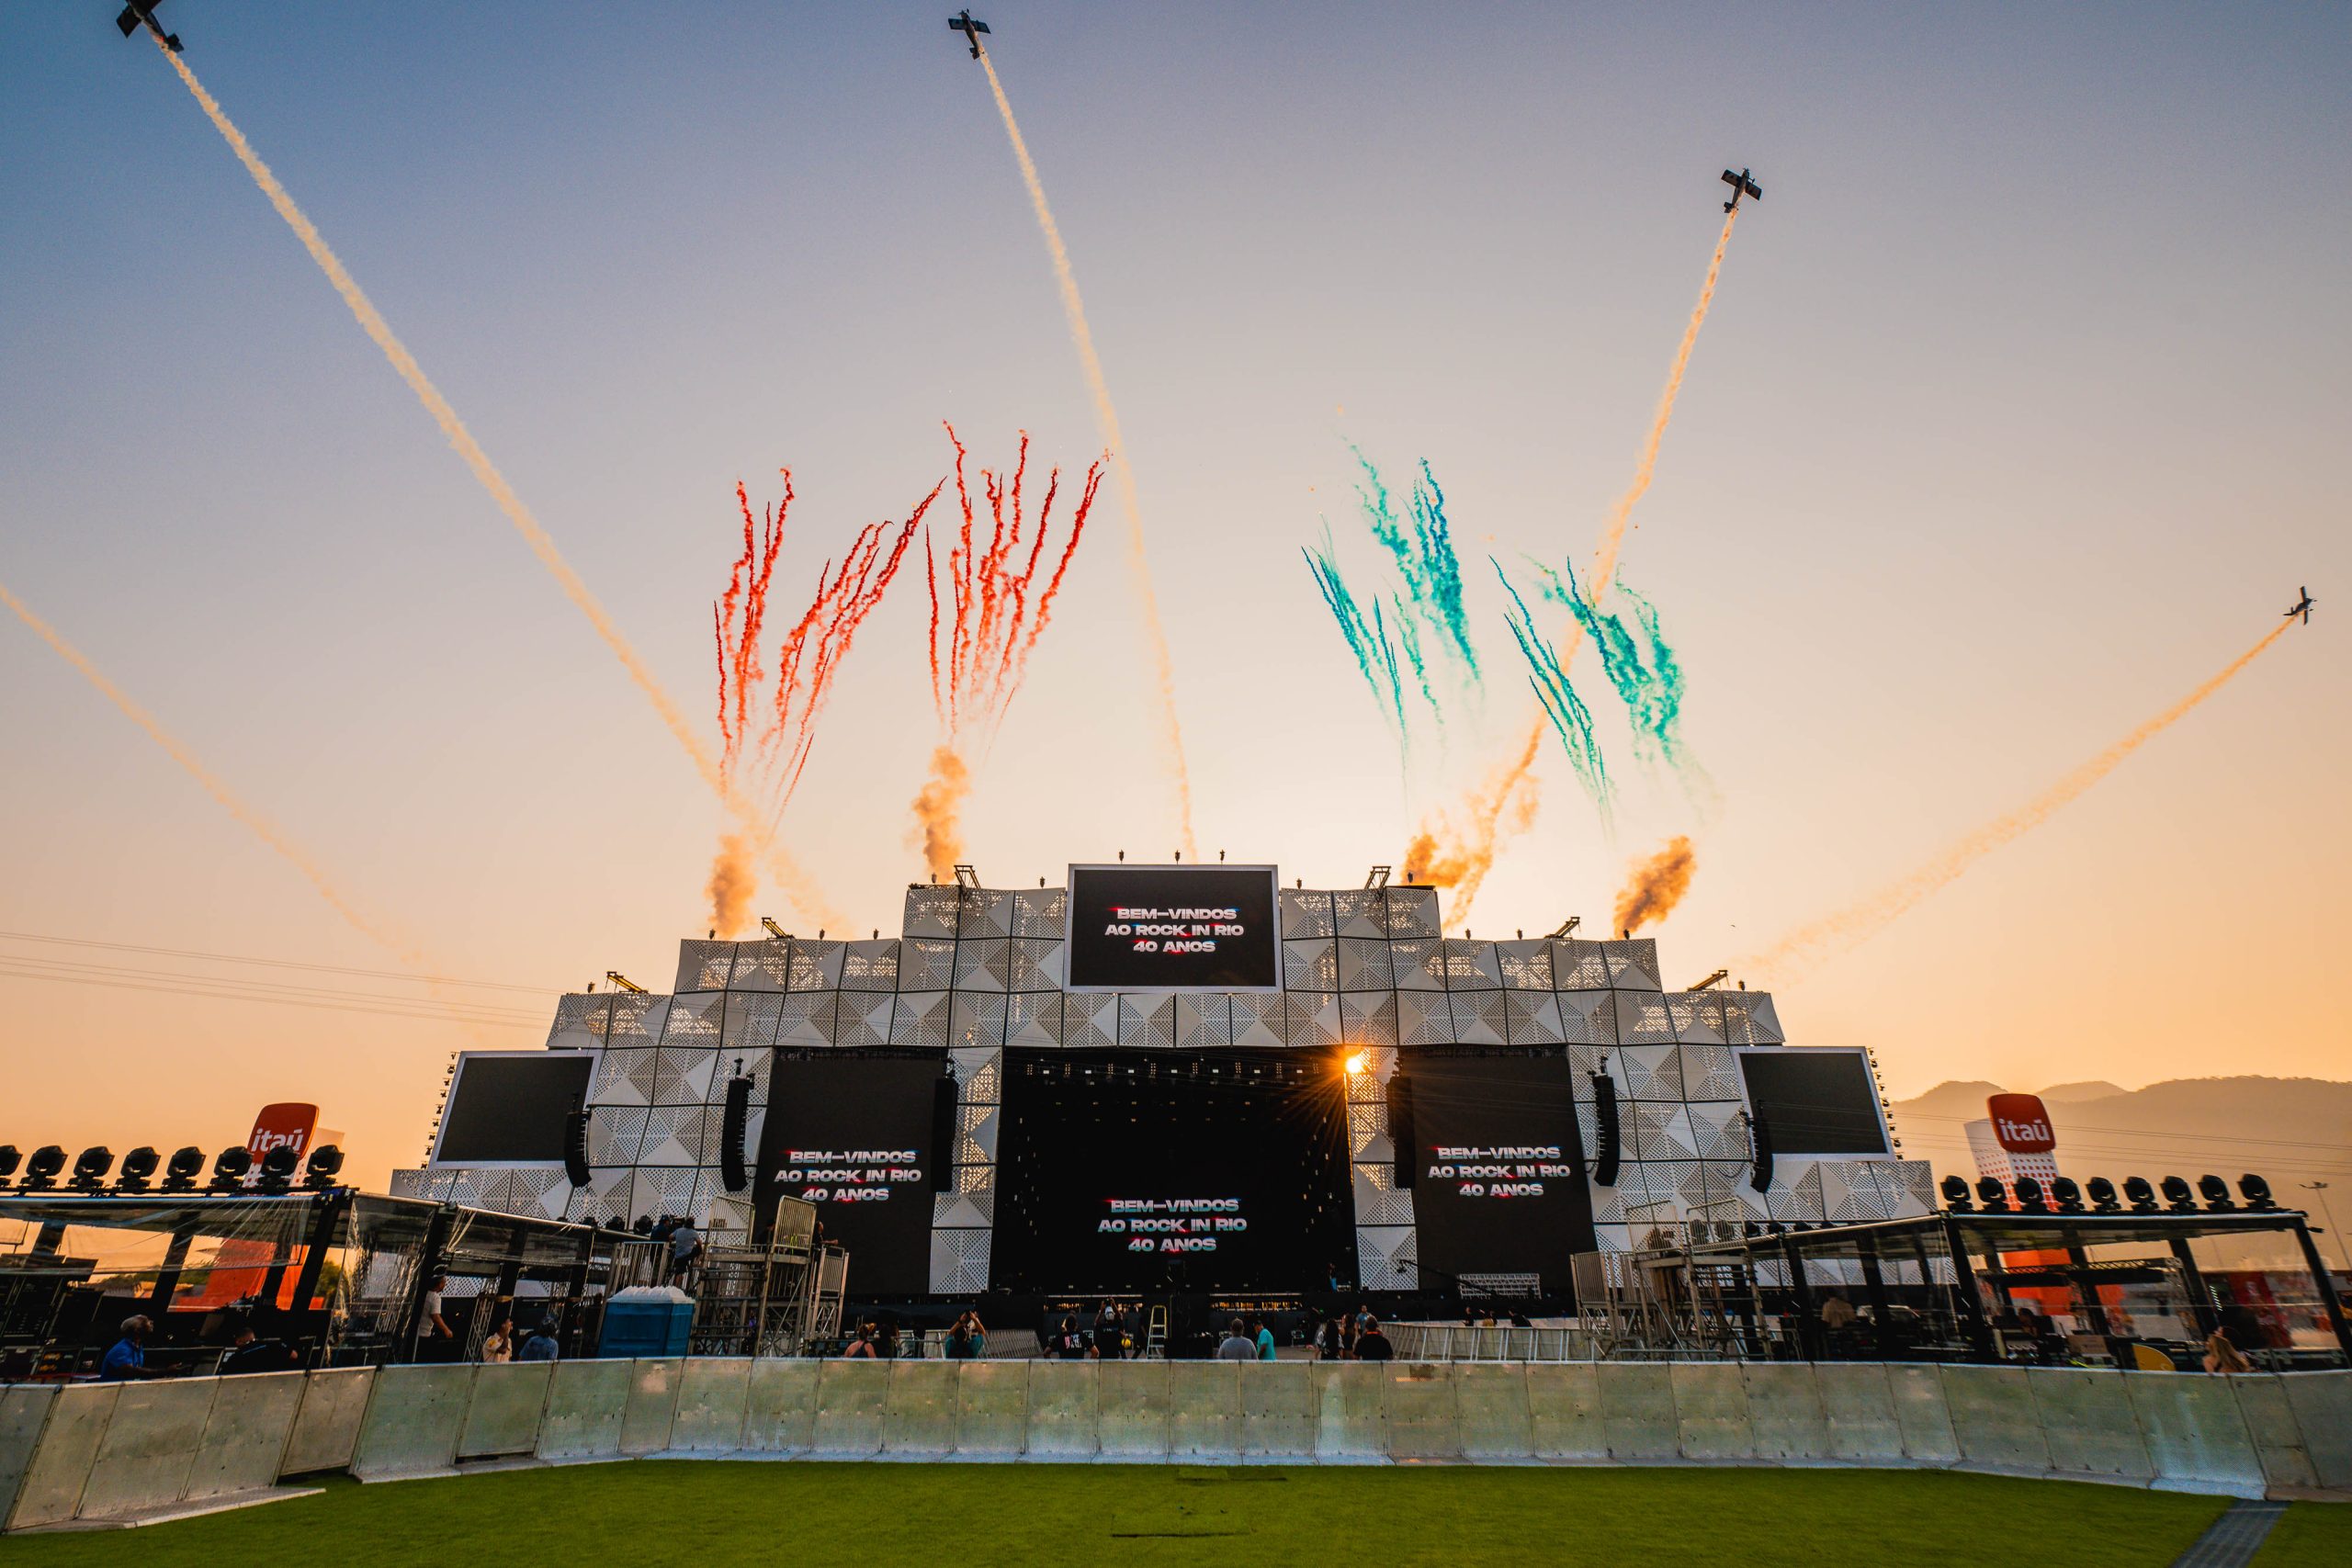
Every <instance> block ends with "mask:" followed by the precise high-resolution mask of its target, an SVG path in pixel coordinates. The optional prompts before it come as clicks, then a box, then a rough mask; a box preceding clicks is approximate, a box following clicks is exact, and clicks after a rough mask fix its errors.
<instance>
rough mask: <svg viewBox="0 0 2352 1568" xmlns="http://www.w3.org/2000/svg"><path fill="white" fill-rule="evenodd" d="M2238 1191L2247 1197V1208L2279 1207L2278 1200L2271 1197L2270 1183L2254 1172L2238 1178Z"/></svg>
mask: <svg viewBox="0 0 2352 1568" xmlns="http://www.w3.org/2000/svg"><path fill="white" fill-rule="evenodd" d="M2238 1191H2239V1192H2240V1193H2241V1194H2242V1195H2243V1196H2244V1197H2245V1206H2246V1207H2247V1208H2249V1209H2275V1208H2277V1207H2278V1201H2277V1200H2275V1199H2273V1198H2272V1197H2271V1196H2270V1183H2268V1182H2267V1181H2265V1180H2263V1179H2262V1178H2260V1177H2258V1176H2256V1175H2255V1174H2254V1173H2253V1172H2252V1171H2248V1172H2247V1173H2246V1174H2245V1175H2244V1176H2241V1177H2239V1178H2238Z"/></svg>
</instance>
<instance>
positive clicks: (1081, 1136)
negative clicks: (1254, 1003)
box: [989, 1050, 1355, 1292]
mask: <svg viewBox="0 0 2352 1568" xmlns="http://www.w3.org/2000/svg"><path fill="white" fill-rule="evenodd" d="M1003 1117H1004V1121H1003V1125H1002V1128H1001V1131H1000V1133H999V1134H998V1150H997V1157H998V1160H999V1164H998V1167H997V1213H996V1243H995V1254H994V1258H993V1260H992V1262H991V1265H990V1271H989V1282H990V1283H991V1284H993V1285H995V1286H997V1287H999V1288H1001V1289H1004V1290H1010V1291H1014V1292H1063V1291H1085V1292H1091V1291H1118V1292H1127V1291H1157V1290H1177V1291H1184V1290H1194V1291H1208V1290H1261V1291H1284V1292H1290V1291H1309V1290H1318V1291H1319V1290H1322V1289H1324V1288H1325V1287H1326V1286H1327V1284H1328V1283H1329V1280H1330V1278H1331V1276H1332V1275H1333V1273H1335V1272H1336V1273H1338V1275H1339V1276H1340V1278H1341V1279H1343V1280H1353V1279H1354V1278H1355V1217H1354V1216H1355V1202H1354V1197H1353V1193H1352V1190H1351V1185H1350V1180H1349V1173H1348V1145H1347V1107H1346V1100H1345V1097H1344V1090H1343V1089H1342V1088H1341V1085H1340V1074H1339V1066H1338V1062H1337V1060H1336V1057H1335V1056H1334V1055H1332V1054H1331V1053H1328V1052H1322V1051H1279V1050H1265V1051H1217V1052H1186V1053H1184V1054H1182V1055H1172V1054H1170V1053H1167V1052H1146V1051H1083V1052H1081V1051H1057V1050H1035V1051H1023V1050H1011V1051H1007V1052H1006V1053H1005V1070H1004V1111H1003Z"/></svg>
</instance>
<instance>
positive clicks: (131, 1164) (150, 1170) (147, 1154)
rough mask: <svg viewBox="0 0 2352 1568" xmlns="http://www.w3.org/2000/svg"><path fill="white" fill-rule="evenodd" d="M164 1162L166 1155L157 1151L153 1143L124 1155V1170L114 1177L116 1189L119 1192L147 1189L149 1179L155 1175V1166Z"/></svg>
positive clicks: (142, 1145)
mask: <svg viewBox="0 0 2352 1568" xmlns="http://www.w3.org/2000/svg"><path fill="white" fill-rule="evenodd" d="M163 1163H164V1156H161V1155H159V1154H157V1153H156V1152H155V1149H154V1145H152V1144H141V1145H139V1146H138V1147H137V1148H135V1149H133V1150H131V1151H130V1153H129V1154H127V1155H125V1156H122V1170H121V1172H120V1173H119V1175H117V1176H116V1177H115V1179H114V1189H115V1190H116V1191H118V1192H144V1191H146V1190H147V1179H148V1178H149V1177H151V1176H153V1175H154V1174H155V1168H156V1167H157V1166H159V1165H161V1164H163Z"/></svg>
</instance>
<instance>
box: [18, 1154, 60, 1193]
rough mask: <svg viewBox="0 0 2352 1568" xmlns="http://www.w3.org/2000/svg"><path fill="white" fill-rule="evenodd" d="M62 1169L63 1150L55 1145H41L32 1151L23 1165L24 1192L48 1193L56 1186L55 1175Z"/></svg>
mask: <svg viewBox="0 0 2352 1568" xmlns="http://www.w3.org/2000/svg"><path fill="white" fill-rule="evenodd" d="M64 1168H65V1151H64V1149H63V1148H62V1147H61V1146H59V1145H56V1144H43V1145H41V1146H40V1147H39V1148H37V1149H35V1150H34V1151H33V1157H32V1158H31V1159H29V1160H28V1161H27V1162H26V1164H25V1181H24V1189H25V1190H26V1191H28V1192H46V1191H48V1190H50V1189H51V1188H52V1187H54V1186H56V1185H57V1173H58V1172H59V1171H61V1170H63V1169H64Z"/></svg>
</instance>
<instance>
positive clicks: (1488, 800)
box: [1405, 728, 1544, 922]
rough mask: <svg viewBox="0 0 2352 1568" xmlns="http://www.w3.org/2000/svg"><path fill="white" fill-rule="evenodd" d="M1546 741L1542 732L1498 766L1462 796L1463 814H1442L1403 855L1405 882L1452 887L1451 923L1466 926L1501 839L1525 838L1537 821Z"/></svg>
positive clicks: (1430, 821) (1418, 834)
mask: <svg viewBox="0 0 2352 1568" xmlns="http://www.w3.org/2000/svg"><path fill="white" fill-rule="evenodd" d="M1543 739H1544V732H1543V730H1542V729H1541V728H1538V729H1537V730H1536V731H1535V732H1534V733H1533V734H1532V735H1530V736H1529V737H1528V738H1527V744H1526V745H1525V746H1523V747H1521V749H1520V751H1519V754H1518V755H1517V756H1515V757H1513V758H1511V759H1510V761H1506V762H1504V763H1502V764H1501V765H1500V766H1498V767H1497V768H1496V769H1495V770H1494V771H1493V772H1492V773H1488V774H1487V778H1486V780H1485V782H1484V783H1482V784H1479V785H1478V787H1476V789H1473V790H1472V791H1471V792H1470V793H1469V794H1468V795H1466V796H1464V800H1463V803H1462V807H1461V809H1460V811H1459V813H1458V814H1457V813H1452V812H1443V811H1441V812H1439V813H1437V814H1435V815H1434V816H1433V817H1431V818H1430V819H1428V820H1427V821H1425V822H1423V823H1422V825H1421V829H1420V831H1419V833H1417V834H1416V835H1415V836H1414V838H1413V841H1412V842H1411V843H1410V844H1409V845H1408V846H1407V847H1406V850H1405V878H1406V880H1407V881H1408V882H1426V883H1430V884H1432V885H1433V886H1439V887H1445V888H1451V889H1452V890H1453V907H1452V908H1450V909H1448V910H1447V911H1446V913H1447V917H1448V919H1449V920H1458V921H1465V922H1466V921H1467V920H1468V919H1469V918H1470V909H1471V906H1472V905H1473V904H1475V903H1476V901H1477V898H1478V889H1479V888H1480V887H1481V886H1484V885H1485V883H1486V880H1487V873H1488V872H1490V871H1492V870H1494V869H1495V850H1496V847H1497V844H1498V842H1499V840H1501V839H1503V838H1505V837H1508V836H1510V835H1513V834H1518V833H1523V832H1525V831H1526V830H1527V829H1529V828H1530V827H1531V826H1532V825H1533V823H1534V821H1535V812H1536V808H1537V807H1538V805H1539V804H1540V802H1541V799H1542V796H1541V793H1540V791H1539V788H1538V786H1537V784H1536V781H1535V775H1534V769H1535V754H1536V751H1537V750H1538V748H1539V747H1540V746H1541V744H1542V742H1543Z"/></svg>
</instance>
